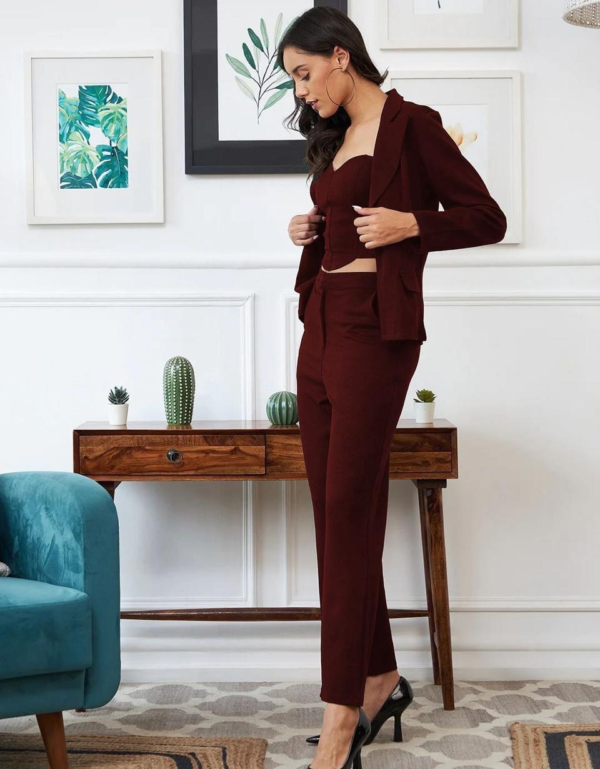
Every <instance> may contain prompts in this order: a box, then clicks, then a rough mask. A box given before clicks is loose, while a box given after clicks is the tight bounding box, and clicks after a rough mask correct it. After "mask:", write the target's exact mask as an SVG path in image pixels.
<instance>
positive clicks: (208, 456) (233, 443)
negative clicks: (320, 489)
mask: <svg viewBox="0 0 600 769" xmlns="http://www.w3.org/2000/svg"><path fill="white" fill-rule="evenodd" d="M79 461H80V469H79V472H81V473H82V474H84V475H91V476H94V475H95V476H98V475H101V476H105V475H113V476H117V475H125V474H126V475H137V476H139V477H144V476H165V477H168V476H171V477H177V476H178V475H182V476H183V475H186V476H189V475H201V476H205V475H208V476H210V475H215V476H219V475H231V476H235V475H264V474H265V437H264V435H250V434H248V435H243V434H242V435H231V434H223V435H219V434H213V433H210V434H206V435H177V434H173V435H172V436H162V435H106V436H104V435H81V436H80V438H79Z"/></svg>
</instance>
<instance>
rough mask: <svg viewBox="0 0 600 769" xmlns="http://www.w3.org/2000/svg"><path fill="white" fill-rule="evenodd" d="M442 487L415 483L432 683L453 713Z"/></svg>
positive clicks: (440, 482)
mask: <svg viewBox="0 0 600 769" xmlns="http://www.w3.org/2000/svg"><path fill="white" fill-rule="evenodd" d="M445 485H446V482H445V481H437V482H435V481H433V482H431V481H430V482H429V484H428V482H427V481H419V482H418V490H419V513H420V518H421V537H422V544H423V562H424V567H425V586H426V593H427V611H428V614H429V638H430V644H431V657H432V663H433V680H434V683H435V684H440V683H441V685H442V698H443V702H444V710H454V673H453V669H452V640H451V631H450V606H449V597H448V575H447V569H446V546H445V541H444V516H443V505H442V486H445Z"/></svg>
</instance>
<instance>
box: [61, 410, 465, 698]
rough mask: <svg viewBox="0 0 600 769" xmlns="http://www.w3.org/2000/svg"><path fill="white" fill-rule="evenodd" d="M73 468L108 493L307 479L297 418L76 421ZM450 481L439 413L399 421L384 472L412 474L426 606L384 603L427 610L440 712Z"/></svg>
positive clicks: (454, 460)
mask: <svg viewBox="0 0 600 769" xmlns="http://www.w3.org/2000/svg"><path fill="white" fill-rule="evenodd" d="M73 470H74V472H76V473H80V474H81V475H86V476H87V477H88V478H92V479H93V480H95V481H97V482H98V483H99V484H101V485H102V486H103V487H104V488H105V489H106V490H107V491H108V492H109V494H110V495H111V496H112V498H113V499H114V494H115V489H116V488H117V486H118V485H119V484H120V483H121V482H122V481H290V480H292V481H297V480H303V479H306V469H305V466H304V457H303V453H302V445H301V442H300V430H299V427H298V425H293V426H285V427H278V426H275V425H272V424H271V423H270V422H269V421H267V420H264V421H233V422H228V421H219V422H201V421H199V422H192V424H191V426H190V427H186V426H177V427H169V426H167V424H166V422H129V423H128V424H127V425H124V426H113V425H109V424H108V422H84V423H83V424H81V425H79V427H76V428H75V429H74V430H73ZM448 478H458V450H457V428H456V427H455V426H454V425H453V424H451V423H450V422H448V421H447V420H445V419H436V420H434V422H432V423H427V424H417V423H416V422H415V420H414V419H401V420H400V422H399V423H398V426H397V428H396V432H395V434H394V439H393V443H392V449H391V456H390V479H391V480H400V479H405V480H411V481H412V482H413V483H414V485H415V486H416V488H417V492H418V495H419V513H420V520H421V539H422V546H423V564H424V569H425V587H426V594H427V609H426V610H416V609H390V611H389V616H390V618H400V617H427V618H428V620H429V638H430V645H431V657H432V662H433V680H434V683H436V684H441V686H442V695H443V701H444V709H445V710H454V675H453V670H452V646H451V634H450V610H449V604H448V579H447V573H446V549H445V543H444V518H443V507H442V489H444V488H445V487H446V480H447V479H448ZM121 617H122V618H123V619H143V620H147V619H156V620H158V619H162V620H203V621H206V620H218V621H236V620H237V621H240V620H241V621H248V620H255V621H290V620H319V619H320V617H321V611H320V609H318V608H312V607H306V608H302V607H294V608H287V607H280V608H277V607H275V608H264V607H257V608H244V607H241V608H229V609H215V608H211V609H181V610H160V611H158V610H151V611H124V612H122V613H121Z"/></svg>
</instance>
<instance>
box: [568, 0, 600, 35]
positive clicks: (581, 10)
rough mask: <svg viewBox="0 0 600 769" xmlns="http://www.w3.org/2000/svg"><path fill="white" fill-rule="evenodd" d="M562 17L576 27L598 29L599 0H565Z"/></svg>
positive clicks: (599, 21)
mask: <svg viewBox="0 0 600 769" xmlns="http://www.w3.org/2000/svg"><path fill="white" fill-rule="evenodd" d="M563 19H564V20H565V21H566V22H567V23H568V24H575V25H576V26H578V27H595V28H596V29H600V0H565V10H564V12H563Z"/></svg>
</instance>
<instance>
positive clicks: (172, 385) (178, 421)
mask: <svg viewBox="0 0 600 769" xmlns="http://www.w3.org/2000/svg"><path fill="white" fill-rule="evenodd" d="M163 390H164V398H165V414H166V416H167V424H169V425H189V424H191V422H192V414H193V412H194V395H195V392H196V378H195V376H194V367H193V366H192V364H191V363H190V362H189V360H188V359H187V358H183V357H181V356H180V355H176V356H175V357H174V358H169V360H168V361H167V362H166V363H165V369H164V372H163Z"/></svg>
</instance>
